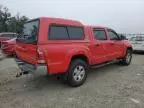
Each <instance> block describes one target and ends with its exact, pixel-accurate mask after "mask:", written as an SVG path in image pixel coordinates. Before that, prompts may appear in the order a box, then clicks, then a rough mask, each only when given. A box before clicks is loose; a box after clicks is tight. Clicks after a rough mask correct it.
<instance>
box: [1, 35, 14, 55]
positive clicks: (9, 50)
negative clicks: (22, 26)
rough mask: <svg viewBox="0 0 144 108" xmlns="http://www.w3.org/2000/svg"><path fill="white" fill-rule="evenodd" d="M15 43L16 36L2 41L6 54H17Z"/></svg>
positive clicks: (2, 47)
mask: <svg viewBox="0 0 144 108" xmlns="http://www.w3.org/2000/svg"><path fill="white" fill-rule="evenodd" d="M15 44H16V38H14V39H10V40H6V41H2V42H1V50H2V52H3V53H4V54H6V55H14V54H15Z"/></svg>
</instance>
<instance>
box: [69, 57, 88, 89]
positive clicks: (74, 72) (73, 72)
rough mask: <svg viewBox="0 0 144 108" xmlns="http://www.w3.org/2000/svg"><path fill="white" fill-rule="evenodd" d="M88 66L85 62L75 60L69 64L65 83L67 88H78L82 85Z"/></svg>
mask: <svg viewBox="0 0 144 108" xmlns="http://www.w3.org/2000/svg"><path fill="white" fill-rule="evenodd" d="M87 72H88V65H87V63H86V62H85V61H83V60H80V59H76V60H73V61H72V62H71V64H70V67H69V69H68V73H67V82H68V85H69V86H72V87H78V86H80V85H82V84H83V83H84V82H85V81H86V78H87Z"/></svg>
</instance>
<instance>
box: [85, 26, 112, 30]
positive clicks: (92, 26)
mask: <svg viewBox="0 0 144 108" xmlns="http://www.w3.org/2000/svg"><path fill="white" fill-rule="evenodd" d="M85 27H90V28H102V29H103V28H106V29H110V28H109V27H105V26H99V25H85Z"/></svg>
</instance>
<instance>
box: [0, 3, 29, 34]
mask: <svg viewBox="0 0 144 108" xmlns="http://www.w3.org/2000/svg"><path fill="white" fill-rule="evenodd" d="M27 20H28V18H27V17H26V16H20V15H19V13H18V14H17V15H16V16H12V15H11V13H10V12H9V10H8V8H6V7H3V6H2V5H0V32H16V33H21V32H22V26H23V24H24V22H26V21H27Z"/></svg>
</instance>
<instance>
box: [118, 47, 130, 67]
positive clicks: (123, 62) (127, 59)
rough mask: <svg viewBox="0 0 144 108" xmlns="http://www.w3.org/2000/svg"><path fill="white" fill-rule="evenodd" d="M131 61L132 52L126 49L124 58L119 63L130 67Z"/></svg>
mask: <svg viewBox="0 0 144 108" xmlns="http://www.w3.org/2000/svg"><path fill="white" fill-rule="evenodd" d="M131 60H132V50H130V49H128V50H127V52H126V55H125V57H124V58H123V59H122V60H121V61H120V62H121V63H122V64H124V65H130V63H131Z"/></svg>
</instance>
